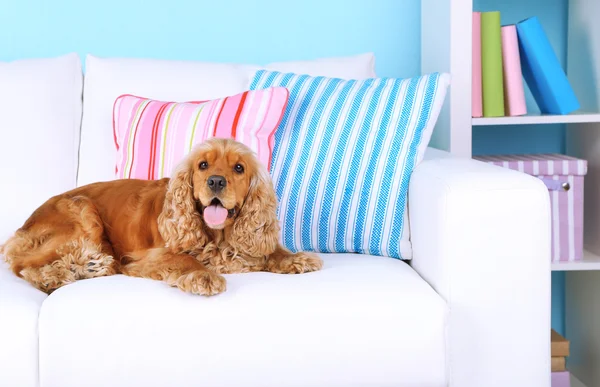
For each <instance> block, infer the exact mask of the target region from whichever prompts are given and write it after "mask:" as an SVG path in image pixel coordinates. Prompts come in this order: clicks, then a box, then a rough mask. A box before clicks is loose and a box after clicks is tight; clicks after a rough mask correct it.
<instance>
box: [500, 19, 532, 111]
mask: <svg viewBox="0 0 600 387" xmlns="http://www.w3.org/2000/svg"><path fill="white" fill-rule="evenodd" d="M502 64H503V69H504V70H503V71H504V73H503V76H504V108H505V110H506V115H509V116H521V115H523V114H527V105H526V104H525V90H524V89H523V75H522V73H521V58H520V55H519V42H518V39H517V27H516V26H515V25H510V26H504V27H502Z"/></svg>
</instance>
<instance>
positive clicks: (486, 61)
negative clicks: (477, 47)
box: [481, 11, 504, 117]
mask: <svg viewBox="0 0 600 387" xmlns="http://www.w3.org/2000/svg"><path fill="white" fill-rule="evenodd" d="M500 29H501V25H500V12H497V11H496V12H482V13H481V78H482V79H481V87H482V89H483V90H482V94H483V116H484V117H501V116H504V80H503V75H502V34H501V30H500Z"/></svg>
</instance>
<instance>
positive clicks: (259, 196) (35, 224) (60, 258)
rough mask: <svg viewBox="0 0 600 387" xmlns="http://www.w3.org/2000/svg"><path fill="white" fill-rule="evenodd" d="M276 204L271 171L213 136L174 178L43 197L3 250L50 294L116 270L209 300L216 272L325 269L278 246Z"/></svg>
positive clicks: (216, 285) (217, 288) (220, 285)
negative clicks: (208, 296) (40, 203)
mask: <svg viewBox="0 0 600 387" xmlns="http://www.w3.org/2000/svg"><path fill="white" fill-rule="evenodd" d="M276 206H277V198H276V196H275V192H274V190H273V184H272V182H271V179H270V176H269V173H268V172H267V170H266V169H265V168H264V166H262V164H260V163H259V162H258V160H257V159H256V158H255V156H254V154H253V153H252V151H250V149H248V148H247V147H246V146H244V145H242V144H240V143H238V142H236V141H233V140H225V139H215V138H213V139H210V140H207V141H206V142H204V143H202V144H200V145H198V146H197V147H196V148H195V149H194V150H193V151H192V152H191V153H190V154H188V155H187V156H186V158H185V159H184V160H183V161H182V162H181V163H180V164H179V165H178V167H177V168H176V169H175V171H174V173H173V177H172V178H171V179H169V178H164V179H161V180H155V181H147V180H136V179H124V180H115V181H110V182H102V183H95V184H90V185H86V186H83V187H79V188H76V189H74V190H71V191H69V192H66V193H64V194H61V195H58V196H55V197H53V198H51V199H49V200H48V201H47V202H46V203H44V204H43V205H42V206H41V207H39V208H38V209H37V210H36V211H35V212H34V213H33V214H32V215H31V216H30V217H29V219H28V220H27V221H26V222H25V224H24V225H23V226H22V227H21V228H20V229H19V230H17V231H16V233H15V235H14V236H13V237H11V238H10V239H9V240H8V241H7V242H6V243H5V244H4V246H2V247H0V252H1V253H3V255H4V256H5V259H6V261H7V262H8V264H9V265H10V267H11V269H12V271H13V272H14V273H15V274H16V275H18V276H20V277H22V278H24V279H25V280H27V281H29V282H30V283H31V284H33V285H34V286H35V287H37V288H38V289H41V290H42V291H44V292H47V293H51V292H52V291H54V290H56V289H58V288H59V287H61V286H64V285H67V284H69V283H72V282H74V281H76V280H79V279H86V278H93V277H101V276H107V275H112V274H118V273H122V274H125V275H129V276H135V277H144V278H152V279H156V280H161V281H165V282H166V283H167V284H169V285H171V286H177V287H178V288H180V289H181V290H184V291H186V292H191V293H195V294H202V295H214V294H218V293H221V292H223V291H225V288H226V281H225V278H224V277H223V276H221V275H220V273H240V272H251V271H270V272H273V273H304V272H309V271H315V270H319V269H320V268H321V267H322V264H323V263H322V261H321V259H320V258H319V257H318V256H316V255H314V254H311V253H296V254H292V253H291V252H290V251H288V250H286V249H285V248H283V247H282V246H281V245H280V243H279V222H278V220H277V217H276Z"/></svg>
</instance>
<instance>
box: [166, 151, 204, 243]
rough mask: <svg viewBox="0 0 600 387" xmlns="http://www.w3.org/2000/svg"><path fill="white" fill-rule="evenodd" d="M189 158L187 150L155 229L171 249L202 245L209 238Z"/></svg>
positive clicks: (191, 158)
mask: <svg viewBox="0 0 600 387" xmlns="http://www.w3.org/2000/svg"><path fill="white" fill-rule="evenodd" d="M192 160H193V157H192V154H189V155H188V156H187V157H186V158H185V159H184V160H182V161H181V162H180V163H179V165H178V166H177V167H176V168H175V172H174V173H173V177H171V179H170V180H169V185H168V187H167V193H166V196H165V202H164V204H163V210H162V212H161V213H160V215H159V217H158V231H159V232H160V235H161V236H162V238H163V239H164V240H165V247H166V248H168V249H169V250H170V251H172V252H173V253H183V252H191V251H194V250H197V249H201V248H203V247H204V246H205V245H206V243H207V241H208V238H207V236H206V234H205V233H204V224H203V222H202V218H201V217H200V214H199V213H198V211H197V209H196V201H195V200H194V192H193V189H194V187H193V181H192V177H193V173H194V171H193V168H192Z"/></svg>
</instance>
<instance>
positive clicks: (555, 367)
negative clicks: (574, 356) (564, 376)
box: [550, 356, 567, 372]
mask: <svg viewBox="0 0 600 387" xmlns="http://www.w3.org/2000/svg"><path fill="white" fill-rule="evenodd" d="M566 364H567V362H566V359H565V357H564V356H552V359H551V362H550V368H551V371H552V372H559V371H565V370H566Z"/></svg>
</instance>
